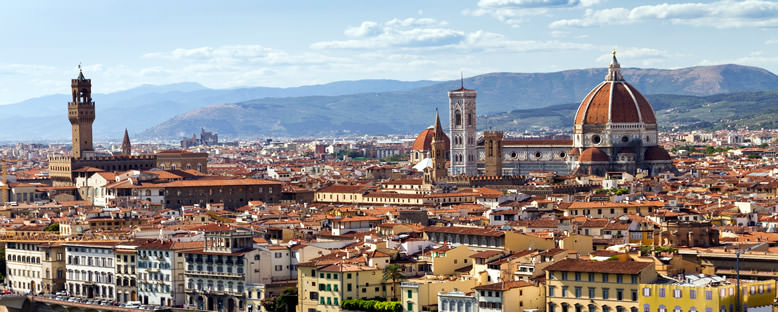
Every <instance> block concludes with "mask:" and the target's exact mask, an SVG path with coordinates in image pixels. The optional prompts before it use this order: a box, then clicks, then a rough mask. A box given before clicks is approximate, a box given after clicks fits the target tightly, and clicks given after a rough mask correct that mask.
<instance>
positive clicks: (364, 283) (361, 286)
mask: <svg viewBox="0 0 778 312" xmlns="http://www.w3.org/2000/svg"><path fill="white" fill-rule="evenodd" d="M398 284H399V283H398ZM398 287H399V285H398ZM297 288H298V289H297V292H298V299H297V300H298V302H297V311H300V312H307V311H319V312H323V311H340V310H341V308H340V304H341V302H343V300H347V299H356V298H363V299H372V298H375V297H381V298H387V297H391V296H392V282H391V281H387V282H384V281H383V270H381V269H379V268H377V267H371V266H365V265H362V264H352V263H330V264H323V265H321V264H320V262H306V263H300V264H298V265H297ZM398 296H399V293H398Z"/></svg>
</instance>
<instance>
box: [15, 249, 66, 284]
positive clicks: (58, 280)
mask: <svg viewBox="0 0 778 312" xmlns="http://www.w3.org/2000/svg"><path fill="white" fill-rule="evenodd" d="M5 259H6V272H5V276H6V285H8V287H9V288H10V289H12V290H14V291H15V292H18V293H31V294H39V293H43V294H52V293H55V292H57V291H60V290H63V289H65V248H64V247H61V246H59V245H58V244H52V243H38V242H8V243H5Z"/></svg>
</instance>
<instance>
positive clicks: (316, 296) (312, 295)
mask: <svg viewBox="0 0 778 312" xmlns="http://www.w3.org/2000/svg"><path fill="white" fill-rule="evenodd" d="M317 299H319V293H318V292H315V291H312V292H311V300H317Z"/></svg>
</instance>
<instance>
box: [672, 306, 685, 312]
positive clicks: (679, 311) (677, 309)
mask: <svg viewBox="0 0 778 312" xmlns="http://www.w3.org/2000/svg"><path fill="white" fill-rule="evenodd" d="M673 312H683V310H682V309H681V306H675V308H674V309H673Z"/></svg>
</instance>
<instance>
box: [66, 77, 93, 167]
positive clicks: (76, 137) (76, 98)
mask: <svg viewBox="0 0 778 312" xmlns="http://www.w3.org/2000/svg"><path fill="white" fill-rule="evenodd" d="M70 88H71V91H72V93H73V101H72V102H70V103H68V119H69V120H70V124H71V125H72V128H73V130H72V131H73V133H72V136H73V158H82V157H90V156H93V155H94V148H92V123H93V122H94V121H95V102H93V101H92V80H91V79H86V78H84V73H83V72H82V71H81V65H79V66H78V78H76V79H71V81H70Z"/></svg>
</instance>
